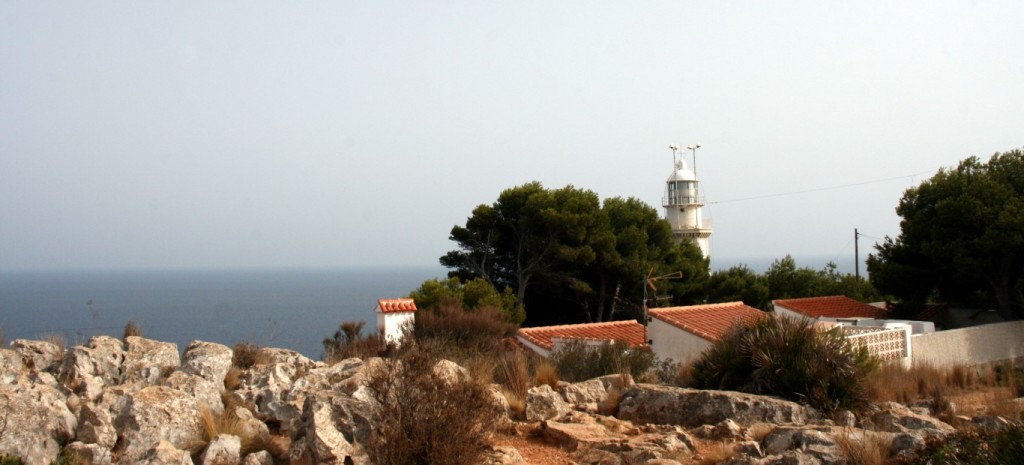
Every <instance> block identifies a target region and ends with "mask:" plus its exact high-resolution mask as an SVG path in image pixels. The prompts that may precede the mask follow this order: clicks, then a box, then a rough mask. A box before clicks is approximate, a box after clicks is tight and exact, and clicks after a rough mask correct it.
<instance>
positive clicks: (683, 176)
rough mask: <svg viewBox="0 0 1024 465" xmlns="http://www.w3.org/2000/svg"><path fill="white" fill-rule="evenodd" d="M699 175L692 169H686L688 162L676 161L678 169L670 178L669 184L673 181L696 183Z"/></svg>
mask: <svg viewBox="0 0 1024 465" xmlns="http://www.w3.org/2000/svg"><path fill="white" fill-rule="evenodd" d="M696 180H697V175H696V174H695V173H694V172H693V170H691V169H690V168H687V167H686V162H685V161H683V160H681V159H680V160H678V161H676V169H675V170H674V171H672V174H671V175H670V176H669V177H668V180H667V182H672V181H696Z"/></svg>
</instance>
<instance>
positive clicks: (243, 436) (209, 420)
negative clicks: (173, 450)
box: [199, 407, 265, 455]
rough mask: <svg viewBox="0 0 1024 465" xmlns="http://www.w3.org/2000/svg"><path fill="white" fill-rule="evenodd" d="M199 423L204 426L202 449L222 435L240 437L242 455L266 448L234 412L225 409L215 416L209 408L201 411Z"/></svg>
mask: <svg viewBox="0 0 1024 465" xmlns="http://www.w3.org/2000/svg"><path fill="white" fill-rule="evenodd" d="M199 421H200V423H201V424H202V426H203V431H202V444H201V447H206V445H207V444H209V443H210V441H212V440H213V439H214V438H216V437H217V436H220V435H222V434H230V435H232V436H238V438H239V440H240V441H241V443H242V454H243V455H244V454H247V453H249V452H253V451H256V450H261V449H263V448H265V445H264V444H261V443H260V439H259V438H258V437H256V436H254V435H253V433H254V431H253V430H251V429H249V428H246V426H245V424H244V423H243V422H242V421H241V420H240V419H239V418H238V417H237V416H235V414H234V410H233V409H232V410H228V409H225V410H224V412H223V413H220V414H215V413H213V412H212V411H211V410H210V409H208V408H205V407H203V408H201V409H199Z"/></svg>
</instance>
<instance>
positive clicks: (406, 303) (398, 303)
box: [377, 299, 416, 313]
mask: <svg viewBox="0 0 1024 465" xmlns="http://www.w3.org/2000/svg"><path fill="white" fill-rule="evenodd" d="M377 311H378V312H381V313H398V312H415V311H416V302H413V300H412V299H380V300H378V301H377Z"/></svg>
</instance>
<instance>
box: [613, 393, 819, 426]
mask: <svg viewBox="0 0 1024 465" xmlns="http://www.w3.org/2000/svg"><path fill="white" fill-rule="evenodd" d="M618 416H619V418H622V419H624V420H630V421H634V422H647V423H658V424H675V425H682V426H687V427H697V426H701V425H707V424H717V423H719V422H721V421H723V420H725V419H732V420H733V421H735V422H737V423H739V424H741V425H750V424H753V423H756V422H767V423H776V424H787V423H798V424H804V423H807V422H809V421H812V420H815V419H818V418H820V414H819V413H818V412H817V411H816V410H814V409H812V408H809V407H805V406H802V405H800V404H797V403H795V402H790V401H787V400H781V399H776V398H774V397H767V396H758V395H752V394H742V393H738V392H731V391H701V390H696V389H686V388H676V387H669V386H656V385H650V384H638V385H636V386H634V387H632V388H629V389H628V390H627V391H626V393H625V394H624V395H623V397H622V401H621V402H620V404H619V414H618Z"/></svg>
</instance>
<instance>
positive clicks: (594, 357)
mask: <svg viewBox="0 0 1024 465" xmlns="http://www.w3.org/2000/svg"><path fill="white" fill-rule="evenodd" d="M550 360H551V362H552V363H554V364H555V366H556V367H558V374H559V376H561V377H562V379H565V380H566V381H570V382H578V381H586V380H588V379H591V378H597V377H599V376H604V375H610V374H614V373H629V374H630V375H632V376H633V377H634V378H637V377H639V376H640V375H642V374H643V373H644V372H646V371H647V370H648V369H649V368H651V366H653V365H654V354H653V353H652V352H651V351H649V350H644V349H630V348H629V345H627V344H626V343H624V342H619V341H615V342H612V343H610V344H598V345H590V344H587V343H586V342H584V341H570V342H569V343H567V344H566V345H565V346H564V347H562V348H561V349H559V350H557V351H555V352H554V353H552V354H551V357H550Z"/></svg>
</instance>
